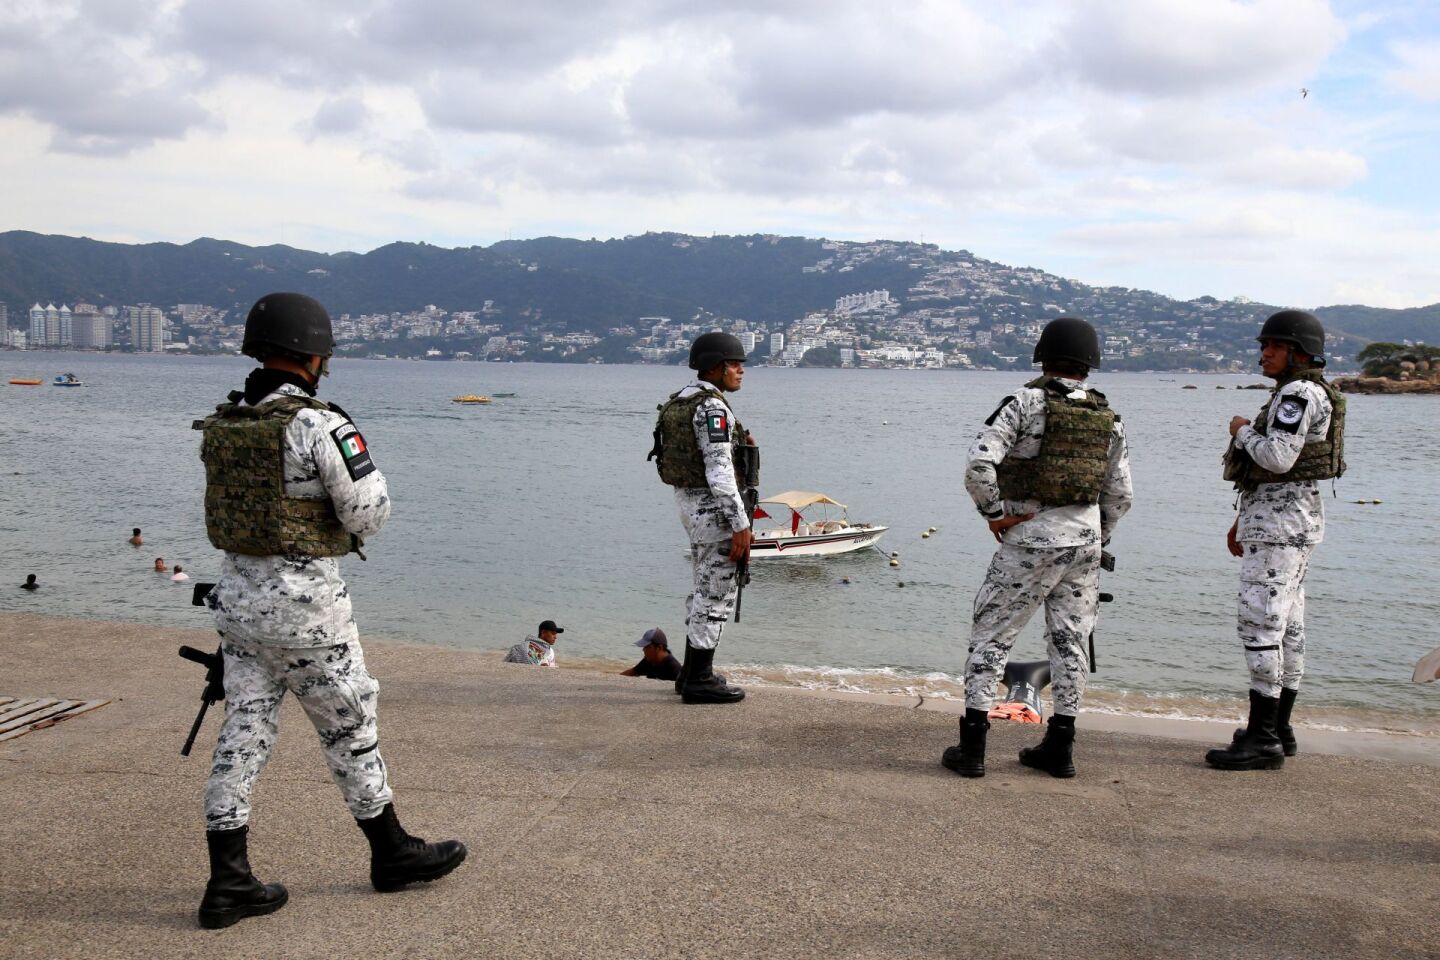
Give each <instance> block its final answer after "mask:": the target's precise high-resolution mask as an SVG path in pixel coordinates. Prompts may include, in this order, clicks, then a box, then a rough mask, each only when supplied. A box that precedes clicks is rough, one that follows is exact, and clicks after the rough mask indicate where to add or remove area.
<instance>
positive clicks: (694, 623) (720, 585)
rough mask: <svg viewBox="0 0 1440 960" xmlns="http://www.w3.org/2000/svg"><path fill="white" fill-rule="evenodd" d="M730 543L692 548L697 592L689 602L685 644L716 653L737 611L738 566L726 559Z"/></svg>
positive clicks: (686, 604)
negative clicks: (721, 635)
mask: <svg viewBox="0 0 1440 960" xmlns="http://www.w3.org/2000/svg"><path fill="white" fill-rule="evenodd" d="M729 549H730V541H729V540H721V541H718V542H716V543H692V544H691V545H690V569H691V573H692V574H693V576H694V589H693V590H692V591H691V593H690V596H688V597H686V598H685V625H686V629H685V642H686V643H688V644H690V646H692V647H697V648H699V649H701V650H714V649H715V647H716V645H717V644H719V643H720V631H721V630H723V629H725V624H726V623H728V622H730V614H731V613H732V612H733V611H734V610H735V590H736V583H735V564H733V563H731V562H730V559H729V558H728V557H726V556H725V553H726V551H728V550H729Z"/></svg>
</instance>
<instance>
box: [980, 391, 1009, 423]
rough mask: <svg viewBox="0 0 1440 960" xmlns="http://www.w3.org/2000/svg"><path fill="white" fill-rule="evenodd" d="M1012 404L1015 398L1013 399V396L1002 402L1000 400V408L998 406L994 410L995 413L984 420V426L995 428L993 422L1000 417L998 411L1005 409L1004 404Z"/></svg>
mask: <svg viewBox="0 0 1440 960" xmlns="http://www.w3.org/2000/svg"><path fill="white" fill-rule="evenodd" d="M1014 402H1015V397H1014V396H1013V395H1012V396H1008V397H1006V398H1005V399H1004V400H1001V401H1000V406H998V407H996V408H995V412H994V413H992V414H990V416H988V417H986V418H985V426H987V427H993V426H995V420H996V418H998V417H999V416H1000V411H1001V410H1004V409H1005V405H1006V404H1010V403H1014Z"/></svg>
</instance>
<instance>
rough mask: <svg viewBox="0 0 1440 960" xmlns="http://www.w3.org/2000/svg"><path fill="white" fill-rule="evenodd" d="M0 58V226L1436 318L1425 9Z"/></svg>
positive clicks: (1229, 2)
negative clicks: (736, 246)
mask: <svg viewBox="0 0 1440 960" xmlns="http://www.w3.org/2000/svg"><path fill="white" fill-rule="evenodd" d="M0 35H5V36H12V37H14V38H16V40H15V43H14V44H13V45H12V46H13V50H14V56H13V57H12V58H10V59H9V60H8V61H7V65H6V67H5V68H3V69H4V71H5V76H6V78H7V82H6V83H5V84H4V85H3V88H4V93H3V94H0V136H3V137H4V139H5V142H6V144H7V149H6V151H5V152H4V155H3V156H0V177H3V178H4V181H5V182H6V184H7V186H8V188H9V189H8V191H7V199H8V202H7V204H6V208H5V211H4V212H3V214H0V229H26V230H41V231H45V232H54V233H63V234H72V235H86V236H92V237H97V238H100V239H105V240H113V241H125V242H148V241H166V242H177V243H184V242H187V241H189V240H191V239H193V238H194V237H196V236H223V237H229V238H232V239H235V240H237V241H240V242H246V243H251V244H257V245H263V244H268V243H274V242H279V243H284V244H287V245H291V246H295V247H301V248H306V249H313V250H319V251H325V252H331V253H335V252H339V251H342V250H359V251H364V250H370V249H374V248H376V247H378V246H380V245H382V244H384V243H387V242H389V241H391V240H393V239H401V240H411V241H424V242H428V243H434V244H439V245H444V246H471V245H489V244H493V243H495V242H497V241H502V240H504V239H507V238H534V237H541V236H547V235H558V236H571V237H581V238H585V237H600V238H608V237H618V236H625V235H632V234H637V233H642V232H645V231H651V230H654V231H676V232H683V233H687V234H693V235H708V234H711V233H720V234H735V233H748V232H753V231H761V232H767V233H777V234H782V235H805V236H825V237H830V238H834V239H837V240H850V241H870V240H873V239H875V238H877V237H888V238H897V239H906V240H912V241H915V242H926V243H936V244H939V245H941V246H942V247H946V248H951V249H955V248H964V249H969V250H974V251H975V252H976V253H977V254H978V255H980V256H983V257H986V258H988V259H992V260H995V261H999V262H1005V263H1014V264H1040V265H1043V266H1044V268H1045V269H1047V270H1051V271H1054V272H1056V273H1059V274H1062V275H1065V276H1069V277H1075V278H1077V279H1079V280H1082V281H1084V282H1086V283H1089V284H1092V285H1096V286H1115V285H1121V286H1127V287H1140V288H1144V289H1150V290H1155V291H1159V292H1161V293H1164V294H1165V295H1167V296H1171V297H1174V298H1177V299H1182V300H1187V299H1193V298H1196V297H1199V296H1204V295H1212V296H1216V297H1218V298H1220V299H1231V298H1233V297H1237V296H1245V297H1248V298H1251V299H1254V300H1257V301H1262V302H1267V303H1286V304H1293V305H1296V306H1302V307H1307V308H1308V307H1314V306H1318V305H1324V304H1335V303H1363V304H1369V305H1373V306H1380V307H1412V306H1418V305H1423V304H1429V303H1434V302H1437V301H1440V280H1437V279H1436V275H1435V273H1434V270H1433V268H1432V264H1433V263H1434V262H1435V261H1436V259H1437V255H1440V230H1437V224H1440V187H1437V186H1436V185H1435V184H1434V182H1433V178H1432V177H1430V176H1429V175H1428V168H1427V164H1428V158H1429V157H1431V156H1434V155H1435V154H1436V153H1437V147H1440V124H1437V122H1436V114H1435V109H1434V108H1435V104H1436V102H1437V98H1440V12H1437V11H1436V9H1435V8H1434V6H1433V5H1429V4H1418V3H1413V2H1408V0H1386V2H1365V3H1362V2H1360V0H1254V2H1239V0H1220V2H1173V0H1165V2H1162V0H1083V2H1077V3H1068V2H1066V3H1061V2H1058V0H1049V2H1041V3H1035V4H1026V5H1024V7H1023V8H1016V9H1013V10H1011V9H1008V8H1006V7H1004V6H996V5H993V4H992V5H982V4H978V3H969V2H956V3H915V4H913V5H905V6H902V7H899V8H891V7H875V6H874V5H870V4H864V3H860V2H858V0H844V2H838V3H833V4H823V5H817V4H811V3H806V2H795V3H781V4H773V5H767V6H765V8H763V9H761V8H759V7H755V6H754V5H753V4H750V3H743V2H742V3H723V2H722V3H719V4H707V5H704V6H703V7H695V8H687V7H685V6H684V5H679V6H677V5H674V4H666V3H652V2H647V0H640V2H634V3H624V4H599V5H594V6H592V7H589V8H586V9H579V8H576V9H570V8H569V7H568V6H567V5H561V4H554V3H548V2H542V3H537V4H528V5H525V6H523V7H521V8H509V7H506V8H503V9H502V7H501V6H499V5H486V4H478V5H477V4H462V3H453V2H447V0H433V2H429V3H425V4H421V5H413V4H400V3H397V2H393V0H370V2H367V3H365V4H362V5H360V6H358V7H356V6H353V5H350V4H342V3H338V2H329V0H326V2H319V3H315V4H308V5H306V6H305V8H304V9H303V10H297V9H294V8H293V7H292V6H290V5H281V4H275V3H261V4H259V5H257V6H253V7H252V8H249V9H248V10H247V14H246V16H245V17H243V18H240V21H239V22H238V23H237V22H236V19H235V18H234V17H233V16H232V11H230V9H229V8H227V7H225V6H223V5H221V4H219V3H216V2H213V0H176V2H173V3H165V4H159V5H154V4H141V3H136V2H131V0H110V2H107V3H103V4H98V3H77V4H72V5H66V6H54V5H41V4H28V3H20V4H12V5H8V6H7V7H6V9H5V10H4V11H3V12H0ZM57 63H64V64H66V65H67V67H66V70H65V71H64V72H63V75H62V76H55V75H54V74H55V71H54V70H53V65H54V64H57ZM115 78H124V79H123V82H115ZM42 305H43V304H42ZM23 306H26V307H28V306H29V304H24V305H23ZM12 308H17V309H18V306H17V305H15V304H12Z"/></svg>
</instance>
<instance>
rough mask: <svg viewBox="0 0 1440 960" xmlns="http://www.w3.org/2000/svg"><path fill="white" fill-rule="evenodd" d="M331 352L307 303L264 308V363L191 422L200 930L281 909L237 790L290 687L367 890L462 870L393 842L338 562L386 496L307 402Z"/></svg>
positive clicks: (344, 439) (373, 523) (371, 682)
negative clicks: (201, 534)
mask: <svg viewBox="0 0 1440 960" xmlns="http://www.w3.org/2000/svg"><path fill="white" fill-rule="evenodd" d="M333 347H334V340H333V338H332V336H331V330H330V317H329V315H328V314H327V313H326V312H325V308H324V307H322V306H321V305H320V304H319V303H317V302H316V301H314V300H312V299H311V298H309V297H305V296H302V295H300V294H294V293H276V294H270V295H268V296H266V297H263V298H261V299H260V300H259V301H258V302H257V303H256V304H255V306H254V307H253V308H252V309H251V311H250V314H249V316H248V318H247V319H246V323H245V339H244V344H243V347H242V349H243V351H244V352H245V353H246V354H248V355H249V356H252V357H255V358H256V359H258V360H260V361H261V362H262V363H263V364H264V366H263V367H261V368H259V369H257V370H255V371H253V372H252V373H251V374H250V376H249V377H248V378H247V379H246V381H245V389H244V390H243V391H237V392H235V393H232V394H231V395H230V399H229V401H228V402H227V403H224V404H221V405H220V406H219V407H218V408H217V409H216V412H215V414H214V415H212V416H210V417H208V418H206V419H205V420H202V421H198V422H197V423H196V425H195V426H196V428H197V429H200V430H203V431H204V440H203V442H202V445H201V456H202V459H203V460H204V461H205V473H206V487H205V525H206V532H207V533H208V535H209V537H210V541H211V543H212V544H214V545H215V546H216V547H217V548H219V549H222V550H224V551H225V557H224V560H223V561H222V563H221V574H220V579H219V582H218V583H216V585H215V587H214V589H212V590H211V591H210V593H209V595H208V596H207V597H206V603H207V605H208V606H209V607H210V609H211V611H212V612H213V613H214V616H215V626H216V629H217V630H218V631H219V633H220V637H221V651H222V653H223V658H224V667H225V681H224V682H225V722H224V725H223V726H222V728H221V731H220V737H219V740H218V742H217V743H216V745H215V758H214V762H213V765H212V767H211V771H210V779H209V782H208V783H207V784H206V787H205V824H206V839H207V842H208V845H209V850H210V881H209V883H208V884H207V886H206V889H205V897H204V899H203V900H202V901H201V904H200V912H199V913H200V923H201V925H202V926H204V927H207V928H215V927H224V926H229V925H230V924H233V923H235V922H237V921H239V920H241V919H243V918H245V917H249V916H256V915H259V914H265V913H271V912H273V911H275V910H278V909H280V908H281V907H282V906H284V905H285V902H286V900H287V896H288V895H287V893H286V891H285V888H284V887H283V886H282V885H280V884H278V883H274V884H262V883H260V882H259V881H258V880H256V879H255V877H254V875H253V874H252V873H251V872H250V864H249V859H248V856H247V852H246V833H247V830H248V826H247V824H248V821H249V818H250V792H251V790H252V788H253V787H254V784H255V780H256V778H257V777H258V776H259V775H260V771H261V770H262V769H264V767H265V763H266V761H267V760H268V759H269V756H270V750H271V749H272V747H273V746H274V743H275V739H276V736H277V734H278V726H277V723H278V720H279V715H280V701H281V700H282V699H283V697H284V696H285V694H286V693H287V692H289V693H291V694H293V695H294V696H295V698H296V700H298V701H299V702H300V705H301V706H302V707H303V708H304V709H305V713H306V714H307V715H308V716H309V718H310V722H311V723H312V724H314V726H315V732H316V733H317V734H318V735H319V737H320V745H321V748H322V750H323V751H324V753H325V759H326V763H327V765H328V766H329V768H330V774H331V776H332V777H333V778H334V779H335V783H336V784H337V785H338V786H339V788H340V792H341V795H342V796H343V797H344V798H345V802H346V804H347V806H348V807H349V808H350V812H351V814H352V815H353V816H354V817H355V819H356V821H357V822H358V824H359V826H360V828H361V830H362V831H363V832H364V833H365V835H366V837H367V838H368V839H369V841H370V846H371V872H370V876H371V882H372V883H373V885H374V886H375V888H376V889H377V890H396V889H399V888H400V887H402V886H404V885H405V884H406V883H409V882H411V881H419V880H433V879H436V878H438V877H441V876H444V875H445V874H446V873H449V872H450V871H451V870H453V869H455V867H457V866H459V864H460V862H461V861H462V860H464V859H465V847H464V845H463V844H461V843H459V842H458V841H454V840H449V841H444V842H442V843H426V842H425V841H423V840H420V839H418V838H416V837H412V836H410V835H409V834H408V833H406V832H405V830H404V828H403V827H402V826H401V825H400V822H399V820H398V819H397V818H396V815H395V809H394V807H393V806H392V805H391V802H390V801H391V791H390V783H389V779H388V777H387V775H386V769H385V761H384V760H383V759H382V758H381V756H380V750H379V731H378V729H377V726H376V694H377V692H378V690H379V684H378V683H377V682H376V681H375V679H374V678H373V677H371V675H370V673H369V671H368V670H366V669H365V656H364V653H363V652H362V651H361V649H360V638H359V634H358V631H357V629H356V626H355V618H354V615H353V614H352V612H351V607H350V594H349V591H348V590H347V588H346V586H345V581H344V580H343V579H341V577H340V565H339V562H338V561H339V557H341V556H343V555H344V554H346V553H349V552H350V551H352V550H354V551H356V552H359V547H360V544H361V542H362V538H364V537H368V536H371V535H373V534H375V533H378V532H379V531H380V528H381V527H382V526H383V525H384V523H385V520H386V518H387V517H389V515H390V497H389V494H388V492H387V490H386V484H385V477H384V475H383V474H381V473H380V471H379V469H378V468H377V467H376V466H375V463H374V461H373V460H372V459H371V457H370V453H369V451H368V450H367V449H366V446H365V440H364V438H363V437H362V436H361V435H360V431H359V430H358V429H356V427H355V425H354V423H352V422H351V420H350V418H349V416H347V415H346V414H345V412H344V411H342V410H340V409H339V408H338V407H336V406H335V405H333V404H327V403H324V402H322V401H320V400H316V399H315V391H316V387H317V386H318V385H319V381H320V377H321V376H322V375H324V374H326V373H328V364H329V357H330V355H331V353H332V352H333ZM362 557H363V554H362Z"/></svg>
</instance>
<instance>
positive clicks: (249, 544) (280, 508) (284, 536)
mask: <svg viewBox="0 0 1440 960" xmlns="http://www.w3.org/2000/svg"><path fill="white" fill-rule="evenodd" d="M238 396H239V395H238V394H232V398H238ZM305 409H312V410H329V409H330V406H329V404H326V403H324V402H323V401H320V400H313V399H310V398H308V397H290V396H287V397H282V398H280V399H277V400H271V401H269V402H267V403H262V404H259V405H258V406H253V407H252V406H242V405H240V404H239V403H236V402H234V399H232V402H229V403H222V404H220V405H219V406H218V407H216V408H215V412H214V413H213V414H211V415H210V416H208V417H206V418H205V419H204V420H197V421H195V423H194V427H195V429H196V430H202V431H204V439H203V440H202V441H201V444H200V459H201V460H203V461H204V462H205V532H206V534H208V535H209V537H210V543H211V544H213V545H214V546H215V547H216V548H217V549H220V550H228V551H230V552H231V553H242V554H245V555H247V556H252V557H265V556H275V555H283V554H308V555H309V556H312V557H338V556H342V555H343V554H346V553H349V552H350V551H351V550H352V549H355V547H356V546H357V538H356V537H354V536H353V535H352V534H351V533H350V532H349V531H348V530H346V529H345V527H344V526H342V525H341V523H340V521H339V520H338V519H337V518H336V516H335V508H334V506H333V505H332V504H331V503H330V501H329V500H328V499H325V500H306V499H302V498H300V497H291V496H287V495H286V494H285V430H286V428H287V427H289V426H290V422H291V421H292V420H294V419H295V415H296V414H298V413H299V412H300V411H301V410H305Z"/></svg>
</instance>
